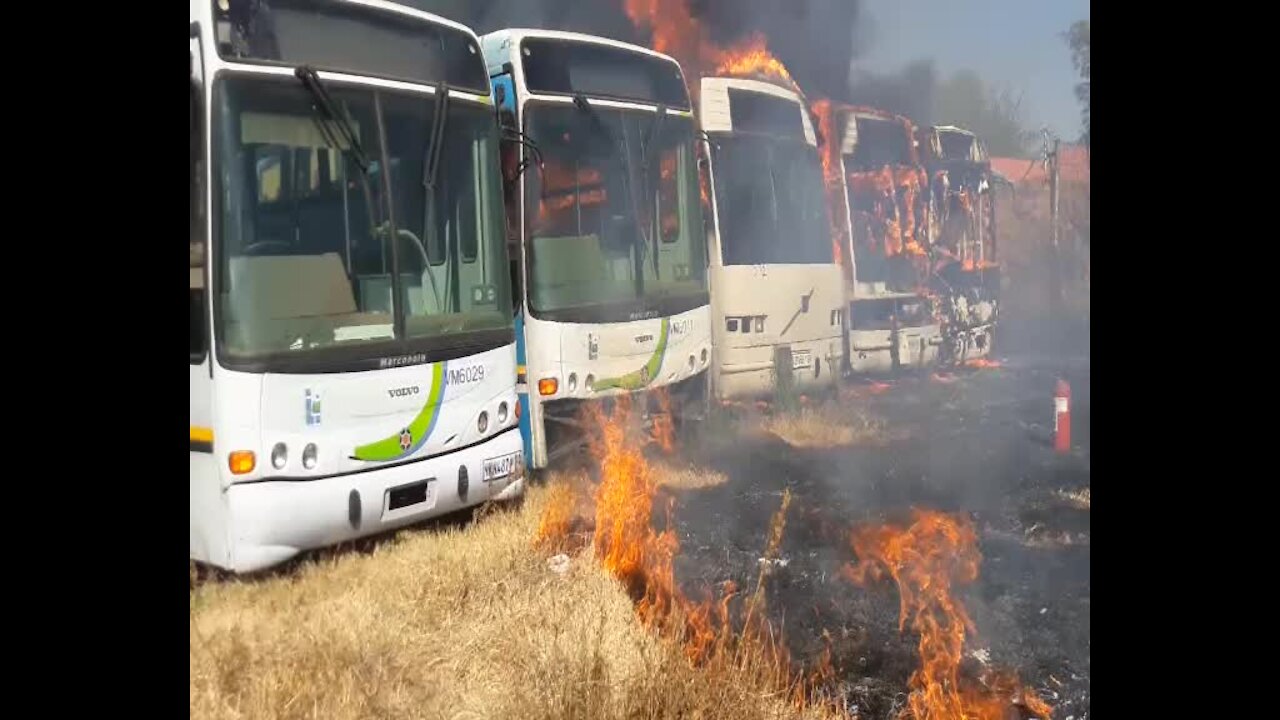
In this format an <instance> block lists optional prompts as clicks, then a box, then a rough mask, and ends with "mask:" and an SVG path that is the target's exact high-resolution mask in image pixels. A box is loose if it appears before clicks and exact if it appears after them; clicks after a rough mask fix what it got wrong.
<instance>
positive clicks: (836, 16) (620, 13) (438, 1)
mask: <svg viewBox="0 0 1280 720" xmlns="http://www.w3.org/2000/svg"><path fill="white" fill-rule="evenodd" d="M687 1H688V7H689V12H690V14H691V15H693V17H694V18H695V19H697V20H698V22H699V23H700V24H701V25H702V26H703V27H704V28H706V29H707V31H708V33H709V35H710V37H711V40H712V41H713V42H715V43H717V44H719V45H721V46H731V45H733V44H734V43H735V42H736V41H738V40H741V39H744V38H746V37H748V36H750V35H751V34H752V33H755V32H760V33H763V34H764V35H765V37H767V38H768V39H769V49H770V50H771V51H772V52H773V53H774V54H775V55H777V56H778V58H779V59H780V60H782V62H783V63H785V64H786V66H787V69H788V70H790V71H791V74H792V76H794V77H795V79H796V82H798V83H799V84H800V87H801V88H803V89H804V91H805V94H806V95H808V96H809V97H811V98H818V97H833V98H837V99H848V93H849V82H850V68H851V66H852V63H853V60H854V59H855V58H856V57H858V56H860V55H861V54H862V53H863V52H864V51H865V50H866V48H867V44H868V39H869V35H870V32H869V27H870V25H869V23H868V22H867V18H866V13H865V12H864V11H863V3H862V0H687ZM405 4H407V5H411V6H413V7H417V8H420V9H423V10H427V11H429V12H434V13H437V14H440V15H443V16H444V17H448V18H451V19H453V20H457V21H459V22H462V23H465V24H467V25H469V26H471V27H472V28H473V29H474V30H475V31H476V32H477V33H478V34H481V35H483V34H485V33H488V32H492V31H494V30H499V29H501V28H505V27H532V28H544V29H553V30H569V31H574V32H583V33H591V34H593V35H601V36H604V37H610V38H614V39H616V40H622V41H624V42H633V43H638V44H641V45H647V44H648V40H649V38H648V37H647V33H642V32H638V31H637V30H636V29H635V28H634V27H633V26H632V25H631V22H630V20H629V19H628V18H627V15H626V12H625V11H624V10H623V8H622V0H406V2H405Z"/></svg>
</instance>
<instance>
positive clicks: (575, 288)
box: [481, 29, 711, 468]
mask: <svg viewBox="0 0 1280 720" xmlns="http://www.w3.org/2000/svg"><path fill="white" fill-rule="evenodd" d="M481 45H482V47H483V48H484V56H485V60H486V62H487V64H488V69H489V74H490V76H491V81H492V83H493V86H494V93H495V98H496V101H497V102H498V104H499V107H500V113H499V114H500V117H501V118H502V120H501V122H502V124H503V127H504V132H505V136H506V139H507V142H506V143H504V166H505V167H507V168H508V171H509V173H508V178H507V179H508V181H509V182H508V189H507V207H508V213H507V214H508V218H509V220H510V228H509V233H510V244H509V254H510V256H511V258H512V261H513V269H512V276H513V278H514V279H515V283H514V284H515V287H516V294H517V300H518V308H517V326H516V328H517V330H516V337H517V345H518V351H517V352H518V360H517V362H518V363H519V380H518V381H519V383H520V386H519V392H520V402H521V404H522V405H523V406H524V408H523V409H524V412H523V414H522V416H521V424H522V431H523V434H524V438H525V455H526V457H527V458H528V460H529V462H530V465H531V467H535V468H541V467H545V466H547V465H548V464H549V463H551V462H553V461H555V460H556V458H558V457H560V456H561V455H563V454H567V453H571V452H573V451H575V449H577V448H579V447H580V443H581V441H582V439H583V437H584V436H583V433H581V432H580V429H579V428H578V427H577V421H578V418H579V416H580V410H581V407H582V405H583V403H594V402H603V403H604V404H607V403H609V402H612V399H613V398H616V397H618V396H620V395H624V394H635V395H638V396H639V397H640V398H642V402H643V405H644V406H645V407H646V408H647V410H648V411H650V412H653V413H662V414H666V415H667V416H668V417H672V416H674V417H672V419H673V420H675V421H676V422H679V421H682V420H687V419H690V418H697V417H699V416H701V415H702V413H704V412H705V410H706V405H707V402H708V400H709V388H708V384H707V381H706V380H707V369H708V368H709V367H710V364H711V311H710V307H709V304H710V298H709V295H708V289H707V260H706V234H707V229H706V226H705V225H704V221H703V213H702V207H701V204H700V202H699V183H698V164H697V157H698V155H697V128H696V124H695V121H694V117H693V112H692V107H691V104H690V101H689V93H688V88H687V87H686V86H685V82H684V76H683V74H682V73H681V71H680V66H679V65H678V64H677V63H676V62H675V61H674V60H672V59H671V58H669V57H667V56H665V55H661V54H658V53H655V52H653V51H651V50H648V49H645V48H642V47H638V46H635V45H628V44H625V43H621V42H617V41H614V40H609V39H607V38H600V37H593V36H589V35H580V34H577V33H567V32H555V31H546V30H519V29H507V30H501V31H498V32H494V33H491V34H488V35H485V36H484V37H483V38H481Z"/></svg>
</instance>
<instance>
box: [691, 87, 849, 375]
mask: <svg viewBox="0 0 1280 720" xmlns="http://www.w3.org/2000/svg"><path fill="white" fill-rule="evenodd" d="M700 91H701V93H700V102H699V107H698V116H699V118H700V120H701V122H702V129H703V130H704V131H705V132H706V134H707V138H708V144H709V146H710V155H709V162H708V172H709V176H710V183H711V187H712V192H711V193H710V195H711V197H710V206H711V213H712V216H713V218H714V219H715V227H716V229H717V232H716V233H713V234H712V236H711V241H710V253H709V254H710V271H709V274H710V277H711V288H712V299H711V302H712V308H713V314H714V318H715V322H714V325H713V327H714V328H715V331H714V337H715V343H716V352H715V360H714V365H715V367H714V369H713V371H714V375H713V382H714V386H715V391H716V394H717V396H719V397H720V398H722V399H735V398H744V397H753V396H761V395H765V394H767V393H769V392H771V391H772V390H773V388H774V387H775V386H776V384H782V383H786V384H788V385H789V386H790V387H793V388H795V389H797V390H800V391H805V390H814V389H818V388H822V387H830V386H833V385H834V383H835V382H836V376H837V373H838V372H839V361H840V358H841V356H842V352H841V337H842V335H843V329H844V312H843V309H842V306H843V304H844V303H843V297H844V296H843V292H844V290H843V286H842V280H841V274H840V267H839V265H838V264H837V261H836V259H835V257H834V252H833V246H832V243H831V239H830V234H829V225H830V218H829V215H828V213H827V207H826V203H825V202H824V196H823V178H822V167H821V165H820V163H819V157H818V151H817V139H816V135H815V133H814V127H813V122H812V120H811V118H810V117H809V113H808V112H807V110H806V108H805V105H804V103H803V102H802V99H801V97H800V95H799V94H798V93H797V92H795V91H793V90H790V89H787V88H784V87H780V86H779V85H775V84H772V83H769V82H763V81H760V80H754V79H747V78H740V77H723V76H716V77H703V78H702V80H701V86H700Z"/></svg>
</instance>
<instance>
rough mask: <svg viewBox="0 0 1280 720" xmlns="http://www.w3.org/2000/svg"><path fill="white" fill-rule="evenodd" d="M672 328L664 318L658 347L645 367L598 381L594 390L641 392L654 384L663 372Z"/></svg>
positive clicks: (668, 319)
mask: <svg viewBox="0 0 1280 720" xmlns="http://www.w3.org/2000/svg"><path fill="white" fill-rule="evenodd" d="M670 327H671V320H670V318H662V329H661V330H660V331H659V332H658V347H656V348H654V350H653V356H652V357H650V358H649V362H647V363H645V364H644V367H642V368H640V369H639V370H636V371H634V372H629V373H627V374H626V375H623V376H622V377H616V378H605V379H603V380H596V381H595V384H594V385H593V386H592V389H594V390H597V391H599V390H610V389H612V388H618V389H620V390H639V389H640V388H642V387H644V386H646V385H648V384H649V383H651V382H653V379H654V378H656V377H658V372H659V371H660V370H662V356H663V355H664V354H665V353H666V351H667V331H668V330H669V329H670Z"/></svg>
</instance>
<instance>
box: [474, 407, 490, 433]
mask: <svg viewBox="0 0 1280 720" xmlns="http://www.w3.org/2000/svg"><path fill="white" fill-rule="evenodd" d="M476 429H478V430H479V431H480V433H481V434H484V431H485V430H488V429H489V411H488V410H481V411H480V420H479V421H478V422H477V423H476Z"/></svg>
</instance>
